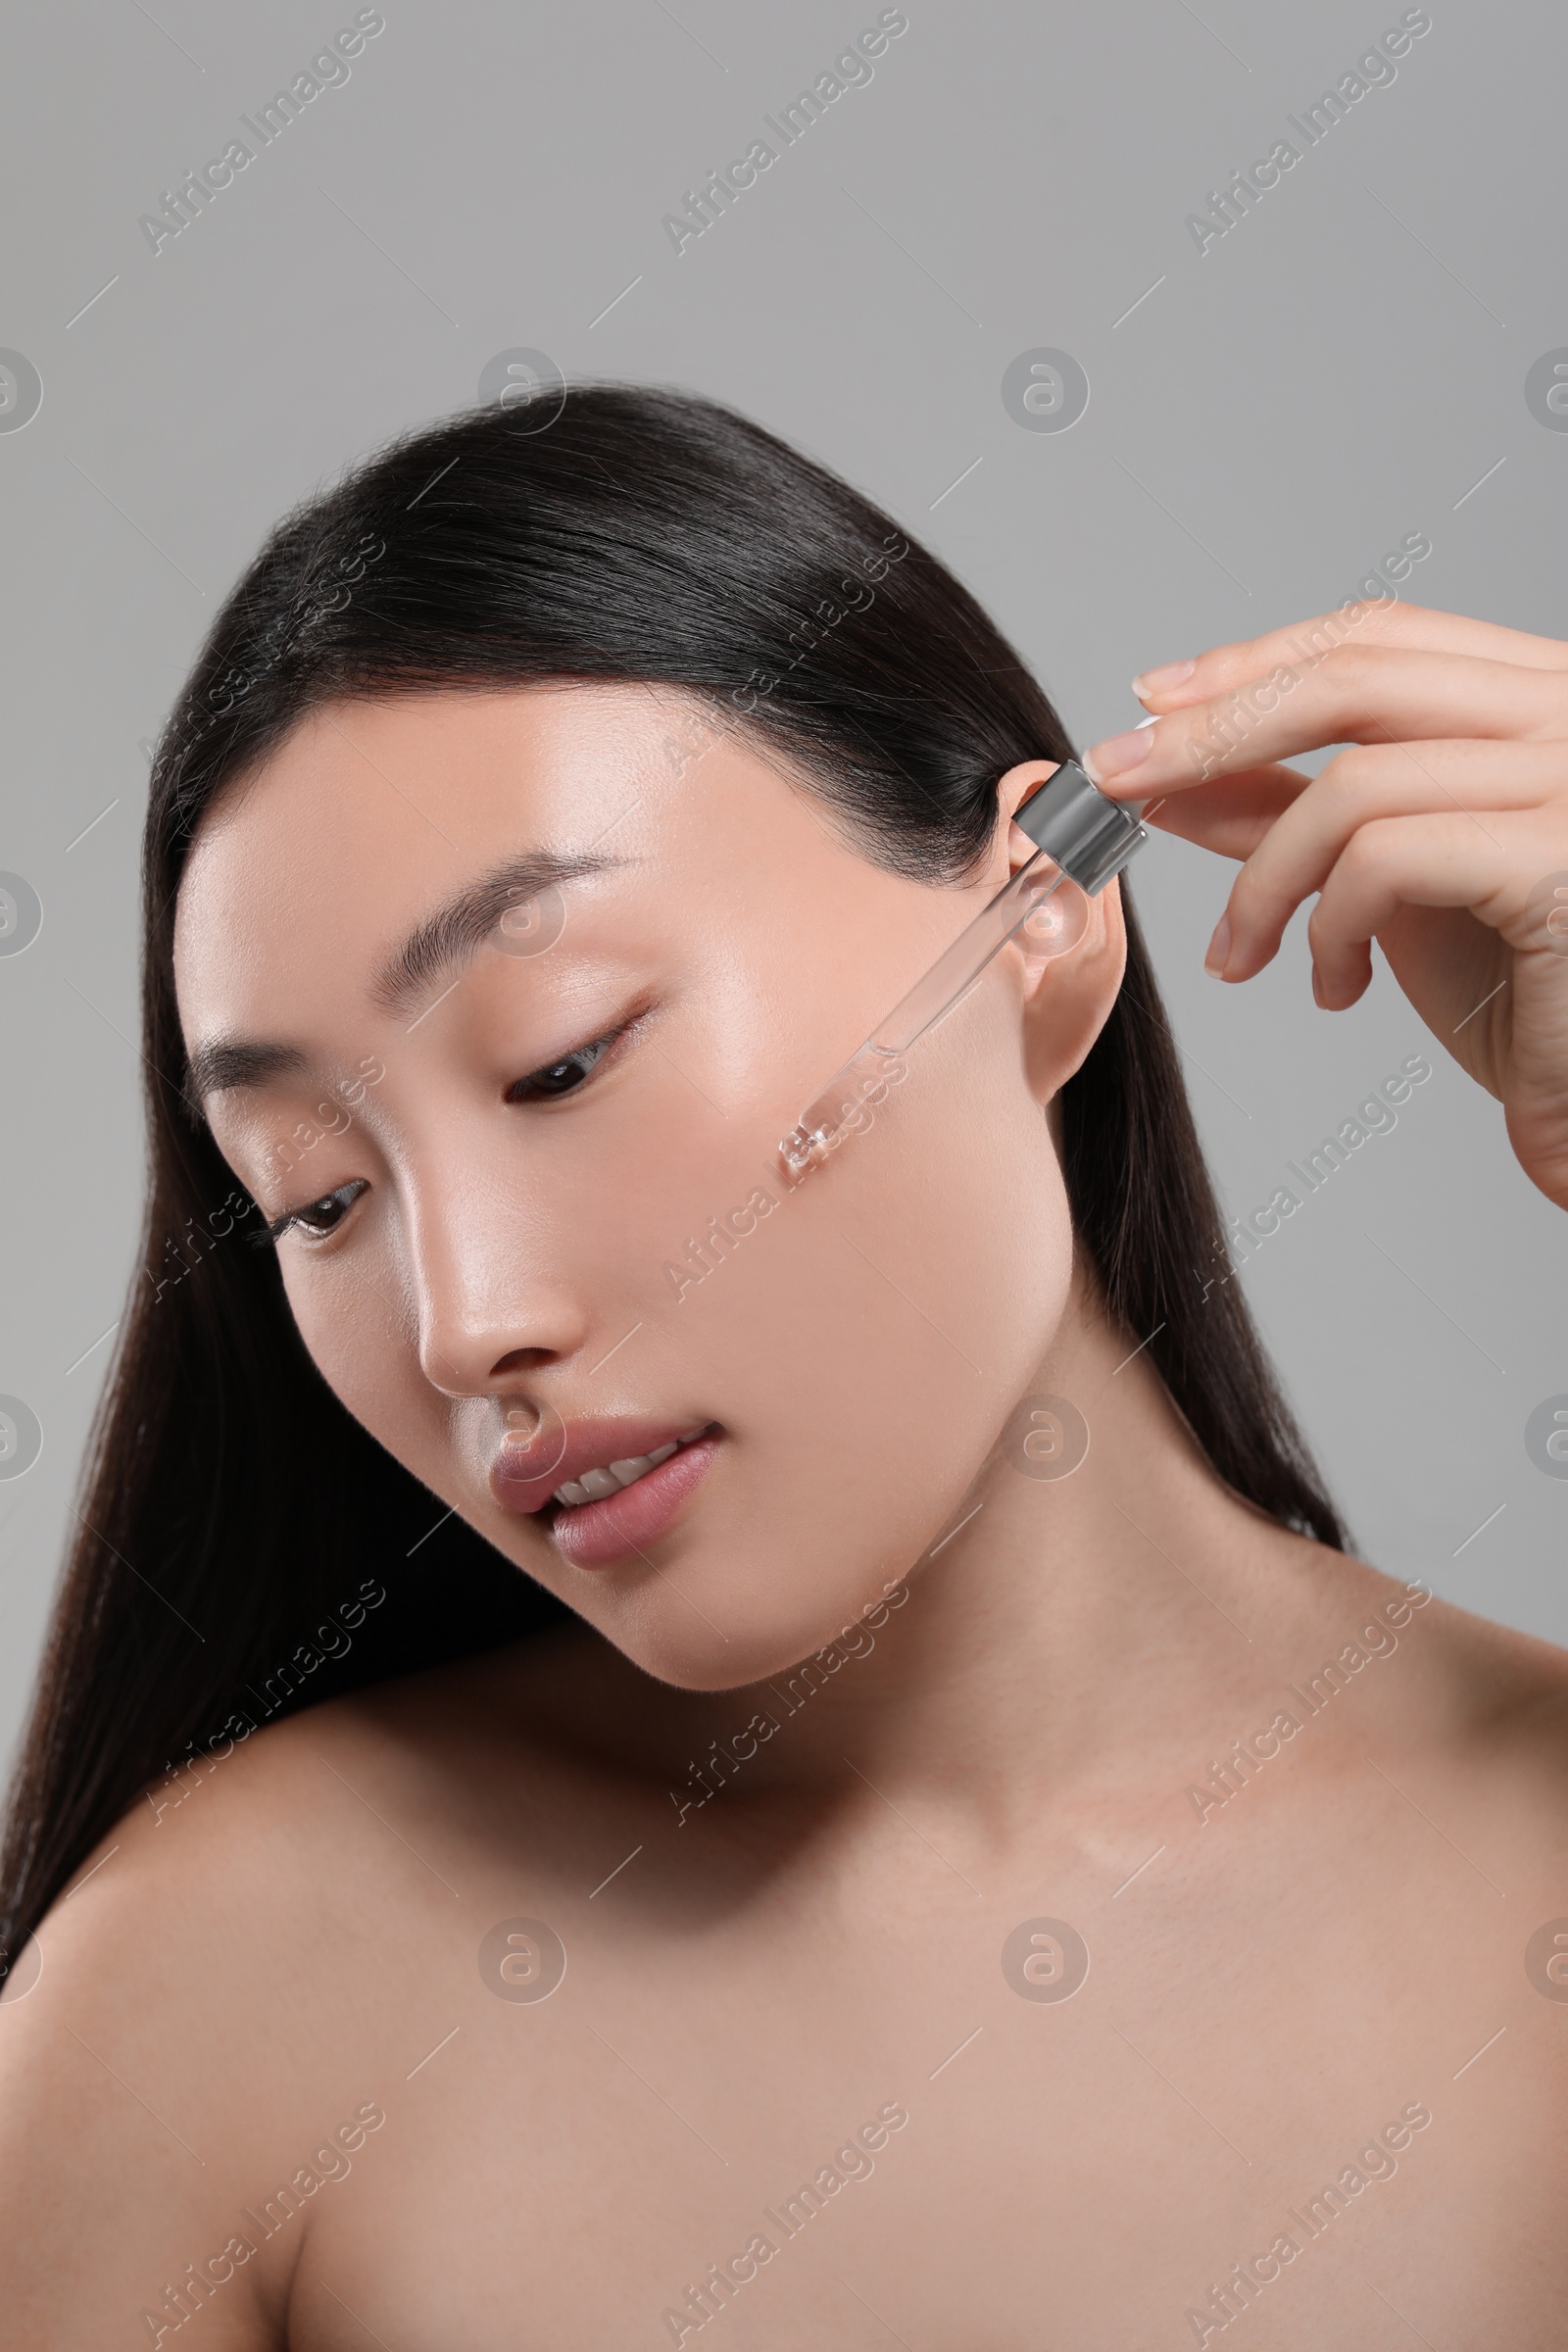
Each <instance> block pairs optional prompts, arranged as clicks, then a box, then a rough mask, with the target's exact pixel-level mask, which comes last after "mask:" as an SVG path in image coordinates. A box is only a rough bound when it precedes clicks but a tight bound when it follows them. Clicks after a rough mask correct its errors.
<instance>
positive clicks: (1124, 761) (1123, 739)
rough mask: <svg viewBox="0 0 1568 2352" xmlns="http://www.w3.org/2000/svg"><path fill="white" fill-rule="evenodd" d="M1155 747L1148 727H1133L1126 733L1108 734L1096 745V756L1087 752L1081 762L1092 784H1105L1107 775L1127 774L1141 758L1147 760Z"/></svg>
mask: <svg viewBox="0 0 1568 2352" xmlns="http://www.w3.org/2000/svg"><path fill="white" fill-rule="evenodd" d="M1153 748H1154V738H1153V736H1152V733H1151V732H1150V730H1149V729H1148V728H1147V727H1132V728H1130V729H1129V730H1128V732H1127V733H1126V734H1125V735H1107V736H1106V738H1105V740H1104V742H1103V743H1097V744H1096V746H1095V758H1094V759H1093V760H1091V759H1090V758H1089V757H1088V755H1087V754H1086V755H1085V757H1084V759H1083V760H1082V761H1081V762H1080V764H1081V766H1082V768H1083V771H1084V773H1085V775H1086V776H1087V777H1088V778H1089V781H1090V782H1091V784H1103V783H1104V781H1105V779H1106V777H1107V776H1121V775H1125V774H1126V773H1127V771H1128V770H1129V769H1130V768H1134V767H1136V766H1137V765H1138V764H1139V762H1140V760H1147V759H1148V758H1149V755H1150V753H1151V752H1152V750H1153Z"/></svg>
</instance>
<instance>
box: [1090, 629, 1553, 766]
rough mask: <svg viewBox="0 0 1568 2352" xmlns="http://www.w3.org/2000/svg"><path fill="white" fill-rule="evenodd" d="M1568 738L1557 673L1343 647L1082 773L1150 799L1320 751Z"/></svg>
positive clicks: (1109, 749) (1137, 737)
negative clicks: (1339, 746) (1424, 741)
mask: <svg viewBox="0 0 1568 2352" xmlns="http://www.w3.org/2000/svg"><path fill="white" fill-rule="evenodd" d="M1565 731H1568V697H1565V693H1564V670H1563V668H1562V667H1558V668H1555V669H1545V668H1542V667H1532V666H1526V665H1524V664H1520V663H1513V662H1497V661H1485V660H1477V659H1476V658H1475V657H1474V656H1468V657H1462V658H1461V657H1457V656H1454V655H1451V654H1440V653H1418V652H1406V651H1403V650H1399V649H1397V648H1395V647H1392V646H1378V645H1372V644H1360V645H1347V644H1345V643H1343V642H1341V643H1338V644H1331V645H1330V646H1329V647H1328V648H1327V650H1325V651H1323V652H1322V653H1317V654H1312V655H1310V656H1309V658H1307V659H1305V660H1302V659H1298V660H1297V661H1296V662H1277V663H1276V664H1275V665H1274V667H1273V668H1272V669H1270V670H1268V671H1267V672H1265V673H1263V674H1262V675H1258V674H1256V673H1255V672H1254V673H1253V674H1252V675H1251V676H1250V677H1249V678H1248V679H1247V680H1246V682H1245V683H1244V684H1242V685H1240V686H1237V687H1234V688H1232V689H1230V690H1229V691H1226V692H1221V693H1217V694H1212V693H1211V694H1210V695H1208V696H1207V697H1205V698H1203V699H1201V700H1200V701H1198V702H1196V703H1193V704H1191V705H1188V706H1187V707H1185V708H1183V709H1180V710H1175V711H1168V712H1166V713H1164V714H1163V715H1160V716H1158V717H1156V718H1155V719H1154V720H1153V721H1152V723H1146V725H1145V726H1143V727H1141V728H1134V729H1133V730H1131V731H1130V732H1129V733H1128V734H1125V735H1116V736H1111V737H1109V738H1107V739H1106V740H1105V741H1104V742H1103V743H1099V744H1095V745H1093V746H1092V747H1091V749H1090V750H1089V751H1088V752H1086V753H1085V755H1084V759H1083V765H1084V767H1085V769H1086V771H1087V772H1088V773H1089V775H1090V776H1091V778H1092V780H1093V781H1094V782H1095V783H1097V784H1100V785H1101V786H1102V788H1103V790H1104V791H1105V792H1106V793H1107V794H1109V795H1110V796H1111V798H1113V799H1115V798H1118V797H1121V798H1137V799H1139V800H1146V799H1148V798H1150V797H1151V796H1152V795H1154V794H1156V793H1158V794H1163V793H1169V792H1183V791H1186V790H1187V789H1189V788H1190V787H1191V786H1192V785H1195V784H1201V783H1204V782H1206V781H1207V780H1208V779H1209V778H1210V777H1212V776H1215V775H1223V774H1225V773H1227V772H1231V773H1234V772H1235V771H1236V770H1238V769H1242V768H1251V767H1262V766H1265V765H1268V764H1270V763H1273V762H1277V761H1279V760H1290V759H1293V758H1295V757H1297V756H1298V755H1299V754H1300V753H1302V752H1309V751H1312V750H1314V749H1316V748H1317V747H1318V746H1319V745H1323V744H1335V743H1393V742H1407V741H1408V742H1414V741H1418V740H1419V739H1420V738H1421V737H1423V736H1431V737H1441V738H1446V739H1464V738H1467V737H1482V738H1486V737H1493V738H1495V739H1499V740H1501V739H1506V738H1509V737H1516V738H1523V739H1525V740H1531V739H1535V740H1549V739H1550V738H1552V737H1555V736H1558V735H1561V734H1563V733H1564V732H1565ZM1146 746H1147V749H1146Z"/></svg>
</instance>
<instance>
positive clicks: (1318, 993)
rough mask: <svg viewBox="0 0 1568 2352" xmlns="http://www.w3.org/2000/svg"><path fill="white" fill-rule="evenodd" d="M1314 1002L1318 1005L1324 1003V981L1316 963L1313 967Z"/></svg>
mask: <svg viewBox="0 0 1568 2352" xmlns="http://www.w3.org/2000/svg"><path fill="white" fill-rule="evenodd" d="M1312 1000H1313V1002H1314V1004H1317V1005H1321V1004H1322V1003H1323V979H1322V975H1321V973H1320V972H1319V971H1318V968H1317V965H1316V964H1315V963H1314V964H1313V966H1312Z"/></svg>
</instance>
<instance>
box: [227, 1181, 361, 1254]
mask: <svg viewBox="0 0 1568 2352" xmlns="http://www.w3.org/2000/svg"><path fill="white" fill-rule="evenodd" d="M364 1190H365V1185H364V1182H363V1180H362V1179H360V1178H359V1177H356V1178H355V1180H354V1182H353V1183H352V1184H340V1185H339V1186H338V1188H337V1190H336V1192H335V1193H323V1194H322V1195H321V1198H320V1199H319V1201H307V1202H306V1204H305V1206H304V1207H303V1208H286V1209H285V1210H284V1211H283V1214H282V1215H281V1216H280V1217H274V1218H273V1219H272V1222H271V1223H270V1225H267V1226H264V1227H263V1229H262V1231H261V1232H260V1233H258V1234H253V1235H252V1237H251V1238H252V1240H253V1241H255V1242H256V1243H257V1244H258V1245H265V1244H266V1243H268V1242H277V1241H281V1240H282V1238H283V1236H284V1234H285V1233H287V1232H288V1230H289V1227H290V1226H291V1225H297V1226H298V1227H299V1228H300V1231H301V1232H302V1233H308V1234H311V1235H313V1236H314V1238H315V1239H316V1240H317V1241H324V1240H325V1239H326V1237H327V1235H328V1234H329V1233H335V1232H336V1231H337V1228H338V1227H339V1225H341V1224H342V1222H343V1219H344V1218H345V1217H346V1216H347V1214H348V1212H349V1210H350V1209H351V1208H352V1207H353V1205H354V1203H355V1201H357V1200H358V1199H359V1197H360V1195H361V1193H363V1192H364Z"/></svg>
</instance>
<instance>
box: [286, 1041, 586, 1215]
mask: <svg viewBox="0 0 1568 2352" xmlns="http://www.w3.org/2000/svg"><path fill="white" fill-rule="evenodd" d="M630 1026H631V1024H630V1023H629V1022H628V1023H627V1024H626V1027H628V1028H629V1027H630ZM624 1034H625V1029H617V1030H615V1031H613V1033H612V1034H611V1035H610V1036H609V1037H601V1038H596V1039H595V1041H594V1043H593V1044H592V1045H589V1046H576V1047H574V1048H573V1049H572V1051H571V1052H570V1053H569V1054H562V1056H561V1058H560V1060H559V1061H550V1062H546V1063H544V1064H543V1066H542V1067H541V1068H539V1069H537V1070H530V1071H529V1072H528V1074H527V1076H526V1077H525V1078H518V1079H515V1080H514V1082H513V1084H512V1085H511V1086H510V1087H509V1088H508V1089H507V1093H506V1098H505V1099H506V1101H507V1102H509V1103H534V1102H544V1103H560V1102H563V1101H564V1100H565V1098H566V1097H567V1096H568V1095H574V1094H577V1093H579V1092H580V1086H559V1087H553V1088H552V1087H550V1086H549V1085H548V1083H547V1082H548V1081H550V1080H552V1079H555V1078H557V1077H559V1076H560V1075H561V1074H562V1073H564V1072H566V1071H570V1070H574V1069H580V1071H581V1078H582V1081H583V1082H584V1083H585V1082H586V1081H587V1080H588V1078H590V1077H591V1076H592V1074H593V1072H594V1070H595V1069H596V1068H597V1067H598V1065H599V1063H600V1061H601V1060H602V1059H603V1058H604V1056H605V1054H608V1053H609V1051H610V1049H611V1047H612V1046H613V1045H614V1044H616V1043H617V1041H618V1040H619V1039H620V1038H621V1037H622V1036H624ZM525 1090H530V1091H525ZM365 1190H366V1186H365V1183H364V1180H363V1178H360V1177H356V1178H354V1180H353V1181H352V1182H351V1183H349V1184H340V1185H338V1186H337V1188H336V1190H335V1191H333V1192H330V1193H322V1194H320V1195H319V1198H318V1199H317V1200H315V1201H306V1203H305V1205H304V1207H303V1208H286V1209H285V1210H284V1211H283V1213H282V1215H281V1216H278V1217H274V1218H273V1219H272V1221H271V1223H270V1224H269V1225H264V1226H263V1228H262V1230H261V1231H260V1233H253V1234H251V1235H250V1236H249V1240H250V1243H251V1246H252V1248H253V1249H257V1250H268V1249H275V1248H276V1246H277V1244H278V1243H279V1242H280V1241H281V1240H282V1238H283V1236H284V1234H285V1233H287V1232H288V1231H289V1230H290V1228H291V1227H293V1226H296V1225H297V1226H299V1227H300V1228H301V1230H302V1231H305V1232H308V1233H311V1234H312V1237H313V1239H315V1240H317V1241H326V1240H328V1239H329V1238H330V1237H331V1235H332V1234H333V1233H335V1232H336V1231H337V1225H329V1226H327V1228H326V1229H325V1231H324V1232H321V1231H319V1230H317V1229H315V1228H313V1226H312V1224H311V1211H312V1210H313V1209H317V1208H325V1207H327V1206H328V1205H329V1204H330V1203H332V1202H334V1201H341V1202H342V1208H343V1216H347V1214H348V1212H349V1210H350V1209H351V1208H352V1207H353V1205H354V1201H357V1200H358V1198H359V1196H360V1194H361V1193H363V1192H364V1191H365ZM344 1194H348V1195H350V1196H351V1198H350V1199H349V1200H347V1201H343V1195H344ZM341 1222H342V1218H341V1217H340V1218H339V1219H338V1223H339V1224H341Z"/></svg>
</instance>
